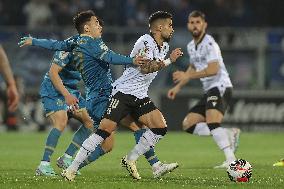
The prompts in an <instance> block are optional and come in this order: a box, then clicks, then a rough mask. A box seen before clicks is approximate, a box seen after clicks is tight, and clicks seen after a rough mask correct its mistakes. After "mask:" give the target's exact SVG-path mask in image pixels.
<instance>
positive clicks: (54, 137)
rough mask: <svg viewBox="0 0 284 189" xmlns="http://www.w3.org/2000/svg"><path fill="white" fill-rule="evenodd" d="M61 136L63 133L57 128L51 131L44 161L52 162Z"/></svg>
mask: <svg viewBox="0 0 284 189" xmlns="http://www.w3.org/2000/svg"><path fill="white" fill-rule="evenodd" d="M60 135H61V131H59V130H58V129H56V128H53V129H51V131H50V132H49V134H48V136H47V139H46V143H45V149H44V153H43V157H42V161H48V162H49V161H50V157H51V155H52V154H53V152H54V150H55V148H56V145H57V142H58V139H59V137H60Z"/></svg>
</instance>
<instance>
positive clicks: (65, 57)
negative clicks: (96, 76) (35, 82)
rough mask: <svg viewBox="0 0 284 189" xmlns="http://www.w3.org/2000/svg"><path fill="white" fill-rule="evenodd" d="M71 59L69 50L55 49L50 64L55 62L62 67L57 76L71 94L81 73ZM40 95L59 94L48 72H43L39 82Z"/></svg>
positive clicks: (74, 90)
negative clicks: (40, 82) (43, 74)
mask: <svg viewBox="0 0 284 189" xmlns="http://www.w3.org/2000/svg"><path fill="white" fill-rule="evenodd" d="M72 60H73V58H72V53H71V52H65V51H56V52H55V53H54V56H53V58H52V61H51V64H57V65H58V66H60V67H62V70H61V71H60V72H59V76H60V78H61V80H62V82H63V85H64V86H65V87H66V89H67V90H68V91H69V92H70V93H71V94H72V93H74V92H76V91H78V89H77V84H78V83H79V81H80V80H81V75H80V73H79V71H78V70H77V69H76V67H75V65H74V64H73V63H72ZM40 95H41V97H44V96H49V97H52V96H60V95H61V94H60V93H59V92H58V91H57V89H56V88H55V87H54V85H53V83H52V81H51V79H50V77H49V74H48V72H47V73H46V74H45V76H44V79H43V82H42V84H41V89H40Z"/></svg>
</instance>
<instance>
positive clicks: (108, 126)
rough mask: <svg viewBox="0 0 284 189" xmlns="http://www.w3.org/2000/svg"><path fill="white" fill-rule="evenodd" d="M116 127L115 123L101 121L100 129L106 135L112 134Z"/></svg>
mask: <svg viewBox="0 0 284 189" xmlns="http://www.w3.org/2000/svg"><path fill="white" fill-rule="evenodd" d="M116 126H117V123H116V122H114V121H112V120H109V119H103V120H102V121H101V123H100V129H101V130H104V131H106V132H108V133H112V132H113V131H114V130H115V129H116Z"/></svg>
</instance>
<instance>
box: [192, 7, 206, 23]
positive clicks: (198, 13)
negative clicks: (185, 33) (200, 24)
mask: <svg viewBox="0 0 284 189" xmlns="http://www.w3.org/2000/svg"><path fill="white" fill-rule="evenodd" d="M191 17H194V18H196V17H200V18H202V20H204V21H205V14H204V13H203V12H201V11H198V10H195V11H192V12H191V13H190V14H189V16H188V18H191Z"/></svg>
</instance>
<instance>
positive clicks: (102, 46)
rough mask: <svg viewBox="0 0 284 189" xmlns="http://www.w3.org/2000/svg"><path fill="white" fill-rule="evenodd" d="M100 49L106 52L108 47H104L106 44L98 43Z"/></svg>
mask: <svg viewBox="0 0 284 189" xmlns="http://www.w3.org/2000/svg"><path fill="white" fill-rule="evenodd" d="M100 48H101V49H102V50H104V51H107V50H108V47H107V46H106V44H104V43H100Z"/></svg>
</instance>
